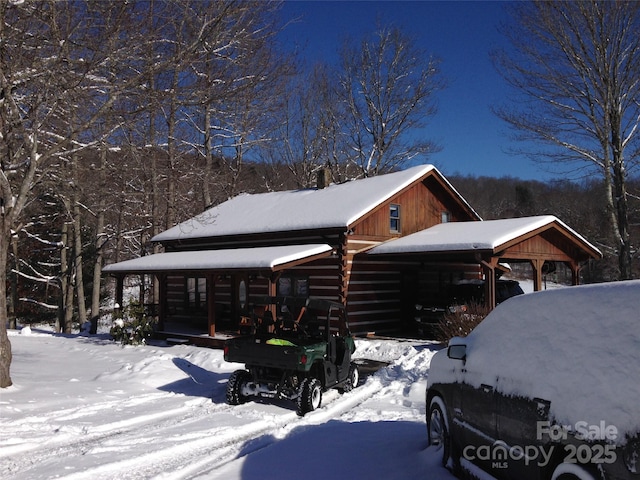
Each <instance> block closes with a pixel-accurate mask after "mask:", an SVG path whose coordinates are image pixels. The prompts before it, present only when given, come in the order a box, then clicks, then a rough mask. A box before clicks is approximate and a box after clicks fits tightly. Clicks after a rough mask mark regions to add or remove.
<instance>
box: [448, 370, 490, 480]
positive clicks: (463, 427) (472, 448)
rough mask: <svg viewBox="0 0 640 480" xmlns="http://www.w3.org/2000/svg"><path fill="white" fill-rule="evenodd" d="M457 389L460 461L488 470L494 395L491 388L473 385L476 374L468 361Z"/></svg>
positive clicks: (487, 385)
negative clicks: (460, 438) (459, 387)
mask: <svg viewBox="0 0 640 480" xmlns="http://www.w3.org/2000/svg"><path fill="white" fill-rule="evenodd" d="M464 377H465V381H464V382H463V383H462V385H461V389H460V412H456V415H455V416H456V420H454V421H456V422H457V423H458V424H459V425H457V427H459V429H460V432H461V433H462V438H463V445H462V451H461V452H460V453H461V454H462V458H465V459H466V460H469V461H471V462H473V463H475V464H476V465H479V466H480V467H482V468H484V469H488V468H491V466H492V465H491V458H490V455H488V452H490V450H491V446H492V445H493V444H494V442H495V441H496V408H497V404H496V393H495V387H494V385H489V384H487V383H485V382H483V383H480V386H475V385H477V383H476V381H475V380H476V377H478V375H477V374H476V372H474V370H473V364H472V362H469V363H468V365H467V369H466V371H465V372H464Z"/></svg>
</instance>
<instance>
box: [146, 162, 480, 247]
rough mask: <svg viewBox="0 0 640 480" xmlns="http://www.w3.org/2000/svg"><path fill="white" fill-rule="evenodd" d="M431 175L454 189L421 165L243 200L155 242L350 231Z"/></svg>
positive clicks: (214, 210)
mask: <svg viewBox="0 0 640 480" xmlns="http://www.w3.org/2000/svg"><path fill="white" fill-rule="evenodd" d="M430 172H437V173H438V175H439V176H440V177H441V178H442V180H443V181H444V182H445V183H447V184H448V182H447V180H446V179H445V178H444V177H443V176H442V175H441V174H440V173H439V172H438V171H437V169H436V168H435V167H434V166H433V165H419V166H416V167H412V168H409V169H407V170H402V171H399V172H394V173H389V174H386V175H378V176H376V177H369V178H365V179H361V180H353V181H351V182H347V183H342V184H337V185H336V184H332V185H330V186H328V187H326V188H323V189H315V188H314V189H305V190H289V191H284V192H271V193H262V194H253V195H249V194H243V195H239V196H237V197H234V198H232V199H230V200H228V201H226V202H224V203H222V204H220V205H217V206H215V207H213V208H210V209H209V210H206V211H205V212H203V213H201V214H200V215H197V216H196V217H194V218H192V219H190V220H187V221H185V222H182V223H180V224H179V225H177V226H175V227H173V228H170V229H169V230H166V231H164V232H162V233H160V234H158V235H156V236H155V237H153V238H152V241H154V242H163V241H172V240H186V239H194V238H205V237H216V236H225V235H242V234H251V233H269V232H286V231H299V230H308V229H321V228H341V227H343V228H347V227H349V226H350V225H352V224H353V223H354V222H355V221H357V220H358V219H360V218H361V217H362V216H364V215H365V214H367V213H368V212H370V211H371V210H373V209H374V208H375V207H377V206H378V205H380V204H382V203H383V202H385V201H386V200H388V199H389V198H391V197H392V196H393V195H395V194H397V193H398V192H400V191H402V190H403V189H404V188H406V187H408V186H409V185H411V184H412V183H414V182H416V181H418V180H420V179H421V178H423V177H424V176H425V175H427V174H428V173H430ZM448 186H449V187H450V188H451V191H453V192H455V194H456V195H458V196H459V200H460V201H461V202H462V203H464V204H465V205H466V207H467V208H468V209H469V210H470V211H473V209H472V208H471V206H469V205H468V203H467V202H466V201H465V200H464V199H463V198H462V196H461V195H460V194H459V193H458V192H456V190H455V189H454V188H453V187H452V186H451V185H450V184H448ZM474 213H475V212H474Z"/></svg>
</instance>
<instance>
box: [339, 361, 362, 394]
mask: <svg viewBox="0 0 640 480" xmlns="http://www.w3.org/2000/svg"><path fill="white" fill-rule="evenodd" d="M359 381H360V370H358V365H356V364H355V363H353V362H351V365H349V376H348V377H347V379H346V380H345V382H344V384H343V385H342V388H340V389H339V390H340V392H342V393H346V392H350V391H351V390H353V389H354V388H356V387H357V386H358V382H359Z"/></svg>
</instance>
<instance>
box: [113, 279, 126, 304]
mask: <svg viewBox="0 0 640 480" xmlns="http://www.w3.org/2000/svg"><path fill="white" fill-rule="evenodd" d="M124 277H125V275H116V308H115V309H116V312H117V313H120V312H121V311H122V308H123V307H124V305H122V302H123V301H124V293H123V292H124Z"/></svg>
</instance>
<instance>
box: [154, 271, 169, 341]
mask: <svg viewBox="0 0 640 480" xmlns="http://www.w3.org/2000/svg"><path fill="white" fill-rule="evenodd" d="M154 283H157V285H158V297H157V299H156V301H157V302H158V330H159V331H163V330H164V323H165V320H166V318H167V276H166V275H164V274H162V273H161V274H158V275H156V281H155V282H154Z"/></svg>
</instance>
